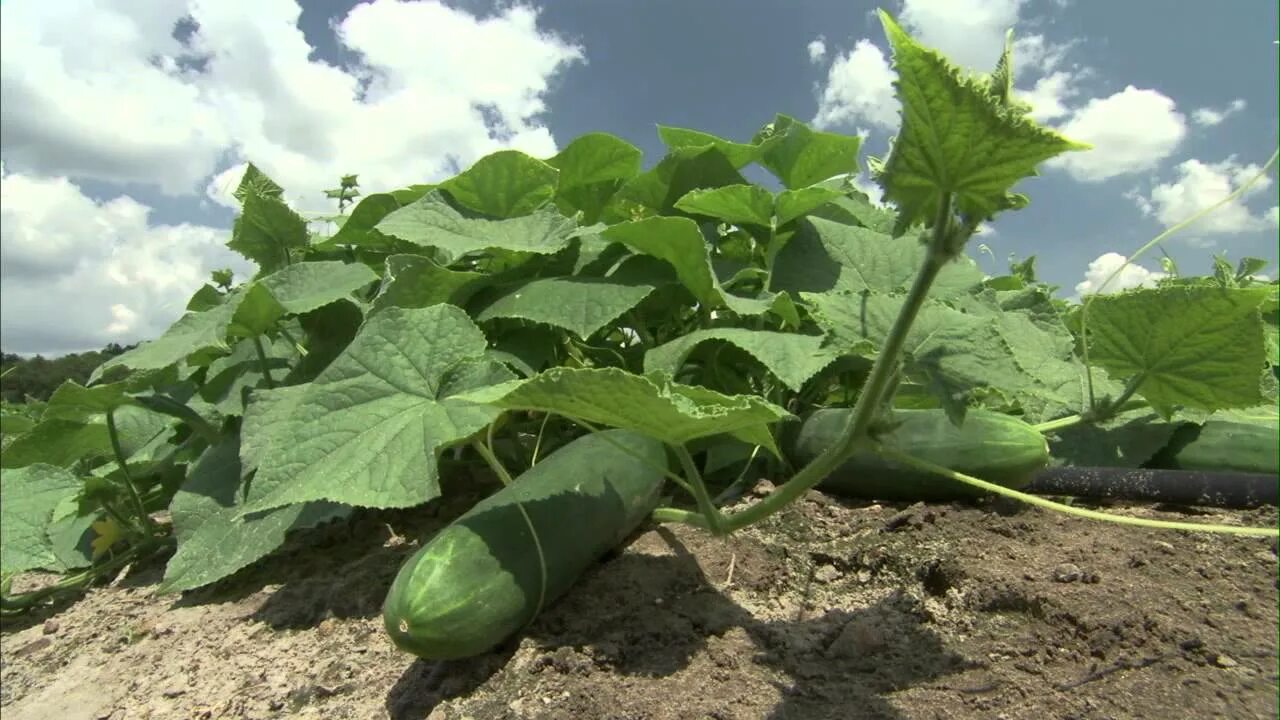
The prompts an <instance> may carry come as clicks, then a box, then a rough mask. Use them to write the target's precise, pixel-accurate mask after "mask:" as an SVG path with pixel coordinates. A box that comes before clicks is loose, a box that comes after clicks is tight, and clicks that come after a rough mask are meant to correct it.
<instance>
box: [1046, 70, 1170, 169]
mask: <svg viewBox="0 0 1280 720" xmlns="http://www.w3.org/2000/svg"><path fill="white" fill-rule="evenodd" d="M1058 130H1059V131H1060V132H1061V133H1062V134H1064V135H1066V136H1067V137H1068V138H1071V139H1072V140H1077V141H1080V142H1087V143H1089V144H1091V145H1093V149H1092V150H1088V151H1084V152H1073V153H1067V154H1065V155H1059V156H1058V157H1056V158H1054V159H1052V160H1050V161H1048V162H1047V163H1045V164H1046V165H1047V166H1048V167H1056V168H1061V169H1063V170H1066V172H1067V173H1069V174H1070V175H1071V176H1072V177H1073V178H1075V179H1076V180H1080V181H1083V182H1099V181H1102V180H1106V179H1108V178H1112V177H1116V176H1118V175H1124V174H1128V173H1135V172H1142V171H1147V170H1151V169H1153V168H1155V167H1156V165H1157V164H1158V163H1159V162H1160V161H1161V160H1163V159H1164V158H1166V157H1168V156H1169V155H1170V154H1171V153H1173V151H1174V150H1175V149H1176V148H1177V147H1178V145H1179V144H1180V143H1181V142H1182V140H1183V138H1185V137H1186V135H1187V123H1186V119H1185V118H1184V117H1183V115H1182V113H1179V112H1178V111H1177V108H1176V106H1175V104H1174V102H1173V100H1171V99H1170V98H1168V97H1167V96H1165V95H1163V94H1161V93H1160V92H1158V91H1156V90H1143V89H1138V88H1136V87H1134V86H1132V85H1129V86H1128V87H1126V88H1125V89H1124V90H1122V91H1120V92H1118V93H1115V94H1113V95H1111V96H1109V97H1105V98H1094V99H1092V100H1090V101H1089V102H1088V103H1087V104H1085V105H1084V107H1082V108H1080V109H1078V110H1076V111H1075V112H1073V113H1072V114H1071V117H1070V118H1069V119H1068V120H1067V121H1066V122H1065V123H1063V124H1062V125H1061V126H1060V127H1058Z"/></svg>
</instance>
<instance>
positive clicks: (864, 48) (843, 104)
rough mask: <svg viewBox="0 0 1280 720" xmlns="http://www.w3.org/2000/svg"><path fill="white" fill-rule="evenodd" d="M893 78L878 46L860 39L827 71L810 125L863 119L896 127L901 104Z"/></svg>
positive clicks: (834, 123) (887, 62) (874, 123)
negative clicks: (816, 109)
mask: <svg viewBox="0 0 1280 720" xmlns="http://www.w3.org/2000/svg"><path fill="white" fill-rule="evenodd" d="M895 77H896V76H895V75H894V73H893V70H892V69H890V67H889V61H888V59H886V58H885V56H884V53H882V52H880V48H878V47H876V46H875V45H874V44H872V42H871V41H870V40H859V41H858V42H857V44H856V45H854V47H853V50H851V51H850V52H848V53H845V54H843V55H841V56H839V57H837V58H836V61H835V62H834V63H832V64H831V68H830V69H829V70H828V71H827V81H826V86H825V88H824V89H823V91H822V97H821V99H820V100H819V102H818V114H817V115H816V116H815V117H814V119H813V124H814V125H815V126H816V127H819V128H827V127H833V126H840V125H848V124H851V123H853V122H858V121H862V122H865V123H868V124H870V125H873V126H875V127H879V128H883V129H893V128H896V127H897V126H898V122H899V118H898V111H899V109H900V107H901V106H900V105H899V104H898V99H897V98H896V97H895V96H894V92H893V81H894V78H895Z"/></svg>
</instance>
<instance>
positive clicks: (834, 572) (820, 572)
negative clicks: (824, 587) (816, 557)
mask: <svg viewBox="0 0 1280 720" xmlns="http://www.w3.org/2000/svg"><path fill="white" fill-rule="evenodd" d="M813 576H814V577H815V578H817V580H818V582H824V583H829V582H832V581H833V580H839V579H840V571H839V570H838V569H836V567H835V566H834V565H823V566H821V567H819V568H818V569H817V570H816V571H814V573H813Z"/></svg>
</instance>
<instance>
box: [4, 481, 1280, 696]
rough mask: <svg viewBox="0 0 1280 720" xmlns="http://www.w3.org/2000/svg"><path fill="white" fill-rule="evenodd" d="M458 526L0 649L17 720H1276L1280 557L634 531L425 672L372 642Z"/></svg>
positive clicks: (290, 557) (1012, 516) (299, 540)
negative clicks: (421, 561)
mask: <svg viewBox="0 0 1280 720" xmlns="http://www.w3.org/2000/svg"><path fill="white" fill-rule="evenodd" d="M470 501H474V497H472V498H465V497H463V498H459V499H458V500H456V501H455V502H453V503H450V506H451V507H450V508H449V509H447V510H445V511H444V512H441V511H440V510H439V509H431V510H428V511H419V512H417V513H415V514H406V513H377V514H375V513H370V514H367V515H364V516H362V517H361V518H360V519H359V520H358V521H357V522H356V523H354V524H353V525H351V526H343V527H330V528H322V529H317V530H315V531H311V532H308V533H306V534H304V535H301V536H299V537H296V538H294V539H293V540H292V541H291V543H290V549H289V550H287V551H286V552H283V553H281V554H279V555H277V556H275V557H274V559H272V560H271V561H269V562H266V563H262V564H260V565H258V566H255V567H254V568H252V569H250V570H248V571H245V572H242V573H241V574H239V575H237V576H236V577H235V578H232V579H230V580H228V581H226V582H223V583H220V584H218V585H216V586H214V587H212V588H208V589H206V590H203V591H200V592H195V593H188V594H187V595H186V596H185V597H183V598H181V599H175V598H173V597H168V596H156V595H155V594H154V592H153V590H154V587H155V583H156V582H157V580H158V579H159V572H160V569H159V566H158V565H157V566H154V567H146V568H140V569H136V570H134V571H133V572H132V573H131V574H130V575H129V576H128V577H127V578H126V579H125V580H124V581H123V582H120V583H118V584H117V585H116V586H114V587H108V588H99V589H95V590H93V591H92V592H90V593H89V594H88V595H87V596H85V597H84V598H82V599H80V600H78V601H76V602H74V603H71V604H64V605H63V606H61V607H55V608H50V609H48V610H45V611H42V612H41V613H39V614H37V615H34V616H30V617H28V618H24V619H21V620H19V621H18V622H16V623H10V624H8V625H6V627H5V629H4V634H3V648H2V652H3V661H4V666H3V690H2V691H0V706H2V707H3V715H4V718H5V720H27V719H34V718H65V719H66V720H78V719H82V718H83V719H93V720H98V719H105V718H109V719H110V720H125V719H128V720H133V719H135V718H277V717H292V718H326V719H328V718H334V719H337V718H360V719H367V718H386V717H390V718H397V719H402V718H427V717H429V718H431V719H432V720H445V719H455V718H472V719H474V720H490V719H498V718H529V719H535V718H536V719H542V718H548V719H549V718H589V719H592V720H594V719H596V718H601V719H605V718H607V719H610V720H668V719H670V720H674V719H676V718H679V719H682V720H683V719H689V720H704V719H707V718H715V719H717V720H729V719H731V718H734V719H742V720H748V719H753V718H786V719H792V718H803V719H806V720H810V719H811V720H821V719H823V718H842V719H843V718H850V717H858V718H1009V719H1013V718H1033V719H1034V720H1046V718H1153V719H1157V718H1158V719H1161V720H1164V719H1167V718H1184V717H1195V718H1213V717H1222V718H1274V717H1276V712H1277V700H1276V697H1277V655H1276V652H1277V610H1276V608H1277V580H1276V573H1277V558H1276V543H1275V542H1274V541H1272V540H1258V539H1247V538H1235V537H1226V536H1220V535H1212V536H1211V535H1206V534H1193V533H1181V532H1176V533H1175V532H1163V531H1151V530H1140V529H1134V528H1124V527H1118V526H1113V525H1104V524H1101V523H1097V522H1089V521H1082V520H1077V519H1074V518H1068V517H1063V516H1059V515H1055V514H1050V513H1045V512H1042V511H1038V510H1032V509H1023V508H1018V507H1013V506H1009V505H1005V504H1003V503H999V502H993V503H980V504H978V505H963V504H956V505H916V506H910V507H906V506H892V505H868V504H865V503H859V504H851V503H845V502H843V501H838V500H835V499H833V498H830V497H828V496H825V495H822V494H820V493H817V492H811V493H810V494H809V495H807V496H806V498H805V499H804V500H802V501H801V502H799V503H796V504H795V505H793V506H792V507H791V508H789V509H788V510H786V511H784V512H783V513H780V514H779V515H777V516H775V517H774V518H772V519H770V520H769V521H767V522H765V523H763V524H761V525H760V526H757V527H754V528H751V529H748V530H747V531H745V532H742V533H740V534H738V535H735V536H734V537H733V538H731V539H727V540H726V539H715V538H711V537H709V536H707V535H705V534H703V533H702V532H700V531H697V530H693V529H686V528H684V527H662V528H657V529H654V528H649V529H646V530H645V531H644V532H642V533H640V534H639V535H638V536H637V537H635V538H634V540H633V541H632V542H631V543H630V544H629V545H628V546H627V547H626V548H625V549H624V550H623V551H621V552H619V553H617V554H616V555H615V556H613V557H610V558H608V559H607V560H606V562H604V563H603V564H602V565H600V566H598V567H597V568H594V569H593V570H592V571H590V572H589V573H588V574H587V576H585V577H584V578H583V579H582V581H581V582H580V583H579V584H578V585H577V586H576V587H575V588H574V590H573V591H572V592H571V593H570V594H569V595H568V596H566V597H565V598H563V599H562V600H561V601H560V602H558V603H556V604H555V605H553V606H552V607H551V608H549V610H548V611H547V612H546V613H545V614H544V615H543V616H542V617H541V618H540V619H539V620H538V621H537V622H536V623H534V625H533V626H532V627H530V628H529V630H528V631H527V632H526V633H524V634H523V635H522V636H520V637H519V638H517V639H515V640H513V641H511V642H509V643H507V644H506V645H505V646H503V647H501V648H499V649H498V650H496V651H494V652H493V653H490V654H487V655H485V656H482V657H479V658H475V659H472V660H467V661H457V662H452V663H447V664H442V665H437V664H434V663H426V662H422V661H416V660H414V659H413V658H412V657H410V656H407V655H405V654H403V653H400V652H398V651H396V650H395V649H394V648H393V647H392V646H391V644H390V642H389V641H388V639H387V637H386V636H385V634H384V632H383V630H382V627H381V616H380V607H381V603H382V599H383V595H384V593H385V591H386V588H387V587H388V586H389V584H390V581H391V578H392V577H393V576H394V574H395V571H396V569H397V568H398V567H399V564H400V562H402V561H403V559H404V558H405V557H407V555H408V553H409V552H411V551H412V549H413V547H414V544H413V543H406V542H404V541H403V540H402V537H403V536H410V537H417V536H420V534H421V533H424V532H429V531H430V530H431V529H432V528H433V527H438V526H439V525H440V524H441V523H442V522H444V518H446V517H450V516H451V515H452V514H456V513H455V512H454V511H460V509H461V508H463V507H465V506H466V505H467V504H468V503H469V502H470ZM1112 509H1114V510H1117V511H1122V512H1131V513H1135V514H1144V515H1149V516H1157V517H1181V518H1186V517H1188V516H1192V518H1193V519H1195V520H1198V521H1204V522H1209V521H1214V522H1224V523H1231V522H1240V523H1247V524H1251V525H1266V524H1273V523H1275V522H1276V518H1275V509H1274V508H1268V509H1265V510H1258V511H1249V512H1230V511H1212V512H1205V513H1200V512H1197V511H1194V510H1190V509H1186V508H1182V509H1177V508H1165V509H1159V510H1157V509H1150V508H1141V507H1120V506H1116V507H1113V508H1112ZM25 580H26V581H27V582H31V581H33V580H32V578H25Z"/></svg>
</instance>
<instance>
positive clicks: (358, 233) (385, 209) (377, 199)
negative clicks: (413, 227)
mask: <svg viewBox="0 0 1280 720" xmlns="http://www.w3.org/2000/svg"><path fill="white" fill-rule="evenodd" d="M415 199H416V198H415ZM410 202H411V201H410ZM406 204H408V203H407V202H401V201H400V199H399V198H397V197H396V196H395V195H392V194H391V193H374V194H372V195H366V196H365V198H364V199H363V200H361V201H360V203H359V204H357V205H356V206H355V208H353V209H352V210H351V214H350V215H348V216H347V219H346V221H345V222H344V223H342V227H341V228H339V230H338V232H336V233H334V234H333V235H332V236H330V237H329V238H328V239H326V240H324V241H323V242H321V243H316V246H317V247H331V246H335V245H351V246H354V247H361V248H366V249H370V250H381V249H385V248H387V247H388V246H390V245H391V239H390V238H388V237H386V236H384V235H383V234H382V233H380V232H378V231H377V230H375V229H374V228H376V227H377V225H378V223H380V222H382V219H383V218H384V217H386V216H387V215H390V214H391V213H392V212H395V211H396V210H398V209H400V208H401V207H403V206H404V205H406Z"/></svg>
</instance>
